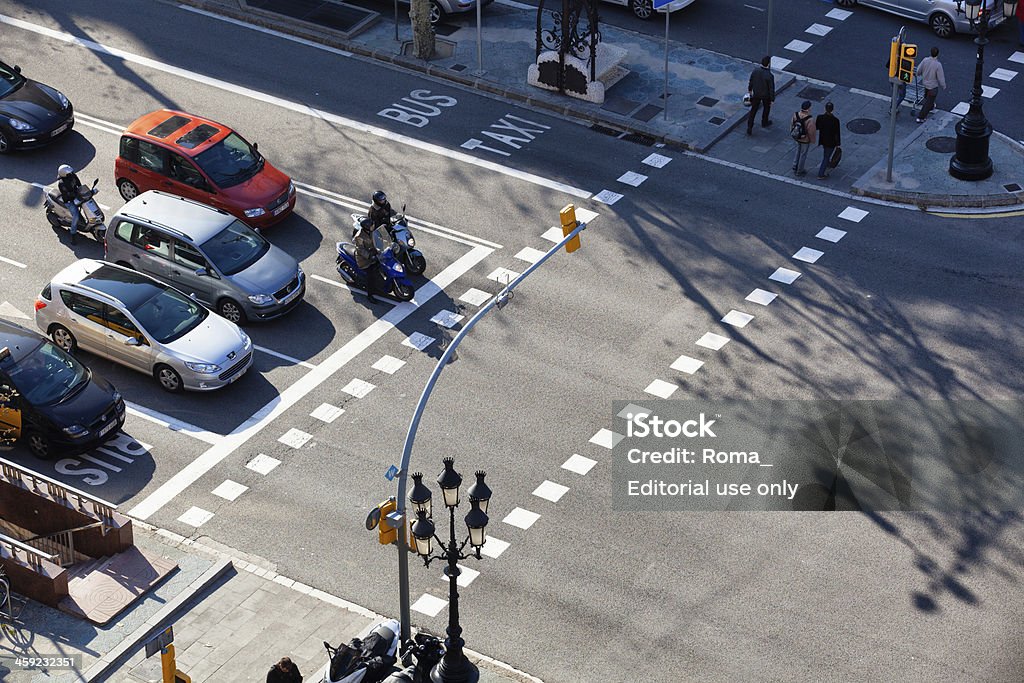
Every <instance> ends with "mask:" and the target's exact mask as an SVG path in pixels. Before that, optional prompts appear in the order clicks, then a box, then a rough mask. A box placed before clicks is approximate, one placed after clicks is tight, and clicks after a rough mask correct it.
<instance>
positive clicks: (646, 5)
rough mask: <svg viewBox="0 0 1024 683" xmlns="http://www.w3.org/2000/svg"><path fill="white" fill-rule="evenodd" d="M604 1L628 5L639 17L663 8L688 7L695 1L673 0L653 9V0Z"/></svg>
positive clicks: (649, 14) (663, 9)
mask: <svg viewBox="0 0 1024 683" xmlns="http://www.w3.org/2000/svg"><path fill="white" fill-rule="evenodd" d="M604 1H605V2H610V3H612V4H613V5H624V6H626V7H629V8H630V9H631V10H633V14H635V15H637V16H638V17H640V18H641V19H650V18H651V17H652V16H654V13H655V12H664V11H665V10H668V11H669V12H675V11H676V10H677V9H683V8H684V7H689V6H690V5H692V4H693V3H694V2H695V0H673V1H672V2H670V3H669V4H668V5H665V6H664V7H661V8H659V9H657V10H656V9H654V2H653V0H604Z"/></svg>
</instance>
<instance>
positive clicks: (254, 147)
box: [252, 142, 260, 152]
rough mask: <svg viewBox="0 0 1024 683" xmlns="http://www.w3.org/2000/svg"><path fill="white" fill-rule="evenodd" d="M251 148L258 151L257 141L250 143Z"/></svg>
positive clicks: (258, 144)
mask: <svg viewBox="0 0 1024 683" xmlns="http://www.w3.org/2000/svg"><path fill="white" fill-rule="evenodd" d="M252 148H253V149H254V150H256V151H257V152H258V151H260V143H258V142H254V143H252Z"/></svg>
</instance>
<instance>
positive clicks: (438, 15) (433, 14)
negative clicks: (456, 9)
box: [430, 2, 444, 26]
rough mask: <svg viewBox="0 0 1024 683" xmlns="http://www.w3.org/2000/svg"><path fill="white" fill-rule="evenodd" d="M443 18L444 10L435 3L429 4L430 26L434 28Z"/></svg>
mask: <svg viewBox="0 0 1024 683" xmlns="http://www.w3.org/2000/svg"><path fill="white" fill-rule="evenodd" d="M443 18H444V10H443V9H441V5H439V4H437V3H436V2H431V3H430V25H431V26H436V25H437V23H438V22H440V21H441V20H442V19H443Z"/></svg>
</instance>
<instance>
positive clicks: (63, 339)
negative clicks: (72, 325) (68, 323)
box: [50, 325, 78, 353]
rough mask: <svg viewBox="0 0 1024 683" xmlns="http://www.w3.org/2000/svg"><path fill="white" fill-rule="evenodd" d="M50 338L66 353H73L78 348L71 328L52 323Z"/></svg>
mask: <svg viewBox="0 0 1024 683" xmlns="http://www.w3.org/2000/svg"><path fill="white" fill-rule="evenodd" d="M50 339H52V340H53V343H54V344H56V345H57V346H59V347H60V348H61V350H63V351H66V352H67V353H74V352H75V350H76V349H77V348H78V340H76V339H75V335H73V334H71V330H69V329H68V328H66V327H64V326H63V325H54V326H53V327H51V328H50Z"/></svg>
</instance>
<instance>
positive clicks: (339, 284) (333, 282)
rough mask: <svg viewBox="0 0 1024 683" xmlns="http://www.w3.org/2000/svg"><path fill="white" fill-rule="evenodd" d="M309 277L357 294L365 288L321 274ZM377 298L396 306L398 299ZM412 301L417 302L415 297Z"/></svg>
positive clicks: (363, 291)
mask: <svg viewBox="0 0 1024 683" xmlns="http://www.w3.org/2000/svg"><path fill="white" fill-rule="evenodd" d="M310 277H311V278H313V279H314V280H319V281H320V282H323V283H326V284H328V285H333V286H335V287H337V288H338V289H347V290H348V291H350V292H356V293H357V294H363V295H365V294H366V290H365V289H359V288H358V287H353V286H351V285H350V284H348V283H347V282H339V281H338V280H331V279H330V278H326V277H323V276H322V275H310ZM378 300H380V301H383V302H384V303H388V304H391V305H392V306H397V305H398V304H399V302H398V301H395V300H393V299H391V298H389V297H386V296H385V297H378ZM413 302H414V303H418V302H416V297H413Z"/></svg>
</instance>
